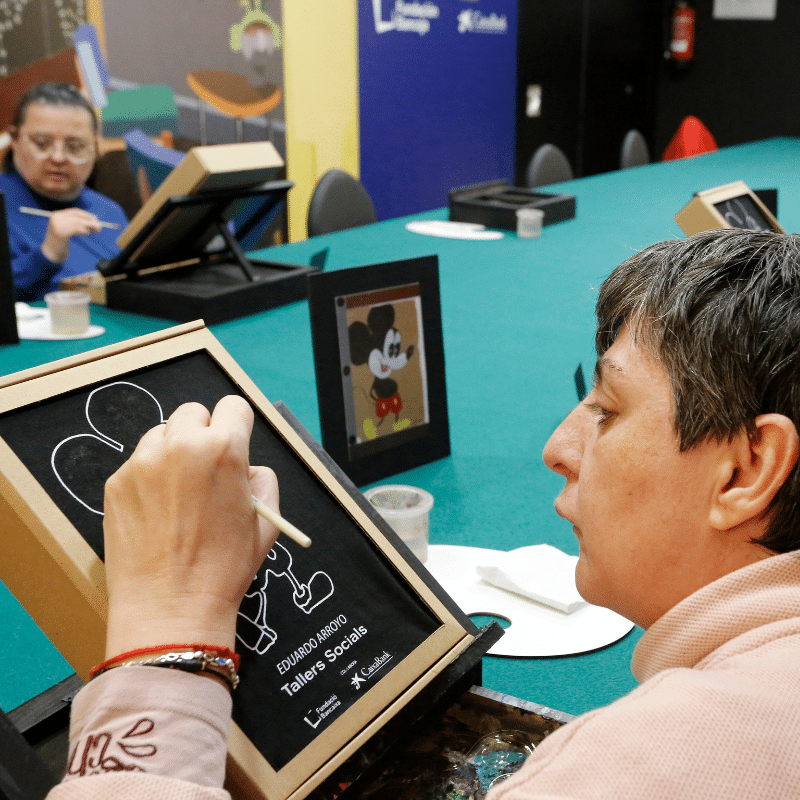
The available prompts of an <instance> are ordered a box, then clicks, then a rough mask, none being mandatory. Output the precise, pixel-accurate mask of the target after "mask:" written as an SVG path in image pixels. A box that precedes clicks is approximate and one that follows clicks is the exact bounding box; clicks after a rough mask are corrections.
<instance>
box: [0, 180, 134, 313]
mask: <svg viewBox="0 0 800 800" xmlns="http://www.w3.org/2000/svg"><path fill="white" fill-rule="evenodd" d="M0 192H2V194H3V195H4V196H5V203H6V220H7V221H8V244H9V249H10V251H11V268H12V271H13V273H14V293H15V295H16V299H17V300H23V301H25V302H30V301H31V300H41V299H42V298H43V297H44V295H45V294H46V293H47V292H52V291H54V290H56V289H58V282H59V281H60V280H61V279H62V278H66V277H68V276H70V275H79V274H81V273H82V272H91V271H92V270H94V269H96V268H97V261H98V259H101V258H111V257H112V256H115V255H117V253H119V247H117V241H116V240H117V237H118V236H119V235H120V232H121V231H122V230H124V228H125V227H127V225H128V219H127V217H126V216H125V212H124V211H123V210H122V208H121V207H120V206H119V205H118V204H117V203H115V202H114V201H113V200H110V199H109V198H108V197H105V196H104V195H102V194H99V193H98V192H95V191H94V190H92V189H87V188H86V187H84V188H83V189H82V190H81V193H80V194H79V195H78V197H77V198H76V199H75V200H72V201H71V202H68V203H62V202H59V201H58V200H50V199H49V198H47V197H42V195H40V194H37V193H36V192H34V191H33V189H31V187H30V186H28V184H27V183H26V182H25V181H24V180H23V179H22V177H21V176H20V175H19V173H18V172H16V171H11V172H5V173H3V174H0ZM20 206H28V207H32V208H41V209H44V210H46V211H57V210H59V209H62V208H82V209H84V210H85V211H89V212H91V213H92V214H95V215H96V216H97V218H98V219H100V220H102V221H103V222H114V223H116V224H118V225H119V226H120V230H114V229H113V228H103V229H102V230H101V231H100V232H99V233H91V234H88V235H86V236H73V237H72V238H71V239H70V242H69V255H68V256H67V260H66V261H65V262H64V263H63V264H56V263H54V262H52V261H50V260H49V259H47V258H45V256H44V253H42V249H41V247H42V242H43V241H44V237H45V233H46V231H47V223H48V219H47V217H36V216H32V215H30V214H24V213H22V212H21V211H20V210H19V209H20Z"/></svg>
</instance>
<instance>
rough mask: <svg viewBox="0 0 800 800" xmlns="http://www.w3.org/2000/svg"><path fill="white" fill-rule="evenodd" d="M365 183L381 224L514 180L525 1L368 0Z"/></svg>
mask: <svg viewBox="0 0 800 800" xmlns="http://www.w3.org/2000/svg"><path fill="white" fill-rule="evenodd" d="M358 12H359V18H358V26H359V33H358V40H359V82H360V87H359V92H360V136H361V180H362V182H363V183H364V185H365V186H366V188H367V191H368V192H369V194H370V196H371V197H372V199H373V202H374V203H375V209H376V211H377V213H378V218H379V219H390V218H392V217H399V216H403V215H406V214H412V213H416V212H418V211H425V210H429V209H432V208H439V207H441V206H446V205H447V194H448V192H449V191H450V189H453V188H457V187H460V186H465V185H468V184H471V183H477V182H479V181H485V180H492V179H497V178H506V179H508V180H512V179H513V169H514V126H515V110H514V108H515V106H514V96H515V80H516V78H515V75H516V49H517V48H516V40H517V3H516V0H413V1H411V2H406V0H359V3H358Z"/></svg>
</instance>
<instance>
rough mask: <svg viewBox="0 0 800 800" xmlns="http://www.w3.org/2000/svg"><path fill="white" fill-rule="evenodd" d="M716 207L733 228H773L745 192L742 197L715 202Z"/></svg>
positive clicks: (769, 229) (757, 229)
mask: <svg viewBox="0 0 800 800" xmlns="http://www.w3.org/2000/svg"><path fill="white" fill-rule="evenodd" d="M714 208H716V209H717V211H719V213H720V214H722V218H723V219H724V220H725V222H727V223H728V225H730V226H731V227H732V228H745V229H746V230H751V231H771V230H772V226H771V225H770V224H769V223H768V222H767V220H766V219H765V218H764V214H763V212H762V211H761V209H759V207H758V206H757V205H756V204H755V202H754V201H753V198H752V197H750V196H749V195H746V194H743V195H741V196H740V197H732V198H731V199H730V200H723V201H722V202H721V203H715V204H714Z"/></svg>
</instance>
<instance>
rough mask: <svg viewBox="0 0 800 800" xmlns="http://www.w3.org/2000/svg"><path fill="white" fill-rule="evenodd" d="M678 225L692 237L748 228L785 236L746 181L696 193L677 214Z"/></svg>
mask: <svg viewBox="0 0 800 800" xmlns="http://www.w3.org/2000/svg"><path fill="white" fill-rule="evenodd" d="M675 222H677V223H678V225H679V226H680V228H681V230H682V231H683V232H684V233H685V234H686V235H687V236H691V235H692V234H694V233H700V231H710V230H716V229H718V228H745V229H747V230H771V231H775V232H776V233H786V231H784V229H783V228H782V227H781V226H780V224H779V223H778V220H777V219H776V218H775V216H774V215H773V214H772V212H771V211H770V210H769V209H768V208H767V207H766V206H765V205H764V203H763V202H761V199H760V198H759V197H758V196H757V195H756V194H755V192H753V190H752V189H750V187H749V186H748V185H747V184H746V183H745V182H744V181H734V182H733V183H726V184H724V185H723V186H715V187H714V188H713V189H704V190H703V191H702V192H696V193H695V195H694V197H692V199H691V200H690V201H689V203H687V204H686V205H685V206H684V207H683V208H682V209H681V210H680V211H679V212H678V213H677V214H676V215H675Z"/></svg>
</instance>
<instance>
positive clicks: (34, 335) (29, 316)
mask: <svg viewBox="0 0 800 800" xmlns="http://www.w3.org/2000/svg"><path fill="white" fill-rule="evenodd" d="M14 307H15V310H16V313H17V333H18V334H19V338H20V339H41V340H43V341H57V340H60V339H91V338H93V337H95V336H100V335H101V334H103V333H105V332H106V329H105V328H104V327H102V326H101V325H90V326H89V328H88V330H87V331H86V332H85V333H76V334H68V335H62V334H58V333H53V331H52V330H50V312H49V311H48V310H47V309H46V308H34V307H33V306H29V305H28V304H27V303H15V304H14Z"/></svg>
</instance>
